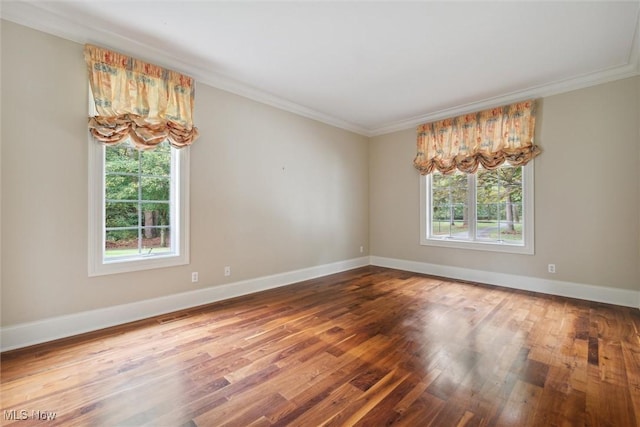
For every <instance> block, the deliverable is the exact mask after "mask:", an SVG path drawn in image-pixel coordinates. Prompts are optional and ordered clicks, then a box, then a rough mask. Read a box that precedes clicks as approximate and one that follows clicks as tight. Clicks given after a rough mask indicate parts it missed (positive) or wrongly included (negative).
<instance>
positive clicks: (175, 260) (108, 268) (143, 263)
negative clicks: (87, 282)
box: [89, 255, 189, 277]
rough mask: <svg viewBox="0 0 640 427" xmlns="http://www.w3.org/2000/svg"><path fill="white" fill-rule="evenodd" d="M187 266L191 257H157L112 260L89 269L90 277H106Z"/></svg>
mask: <svg viewBox="0 0 640 427" xmlns="http://www.w3.org/2000/svg"><path fill="white" fill-rule="evenodd" d="M186 264H189V257H188V256H185V255H156V256H154V257H144V258H137V259H119V260H110V261H104V262H99V263H96V264H94V265H91V266H90V268H89V276H90V277H93V276H105V275H108V274H118V273H129V272H133V271H143V270H153V269H156V268H166V267H176V266H179V265H186Z"/></svg>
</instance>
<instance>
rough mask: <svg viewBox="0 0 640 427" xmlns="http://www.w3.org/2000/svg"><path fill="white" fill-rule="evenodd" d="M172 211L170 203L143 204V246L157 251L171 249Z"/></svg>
mask: <svg viewBox="0 0 640 427" xmlns="http://www.w3.org/2000/svg"><path fill="white" fill-rule="evenodd" d="M170 213H171V211H170V209H169V204H168V203H143V204H142V227H143V229H142V246H143V247H144V248H147V249H149V248H154V250H153V253H157V252H158V251H157V250H156V249H159V248H164V249H166V250H169V249H168V248H170V247H171V244H170V240H169V226H170V224H171V222H170V220H171V217H170Z"/></svg>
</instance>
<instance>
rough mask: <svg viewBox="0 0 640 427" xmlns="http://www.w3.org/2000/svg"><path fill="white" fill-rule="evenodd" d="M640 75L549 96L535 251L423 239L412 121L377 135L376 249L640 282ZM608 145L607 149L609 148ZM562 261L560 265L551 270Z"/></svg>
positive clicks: (424, 258) (538, 163) (608, 281)
mask: <svg viewBox="0 0 640 427" xmlns="http://www.w3.org/2000/svg"><path fill="white" fill-rule="evenodd" d="M639 86H640V77H636V78H631V79H626V80H620V81H616V82H613V83H608V84H602V85H598V86H594V87H590V88H586V89H582V90H577V91H573V92H569V93H564V94H561V95H556V96H550V97H547V98H544V99H543V100H542V103H541V106H542V108H541V111H540V112H539V114H538V121H537V130H536V141H537V142H538V144H539V145H540V146H541V147H542V149H543V153H542V155H541V156H540V157H538V158H537V159H536V160H535V255H514V254H498V253H490V252H480V251H470V250H456V249H448V248H439V247H426V246H421V245H420V244H419V210H420V209H419V196H418V194H419V193H418V191H419V175H418V173H417V172H416V171H415V170H414V169H413V167H412V160H413V157H414V156H415V131H414V130H413V129H410V130H406V131H401V132H396V133H392V134H389V135H384V136H379V137H375V138H372V139H371V142H370V152H369V155H370V164H369V174H370V183H369V189H370V201H369V203H370V231H369V236H370V240H371V248H370V252H371V254H372V255H377V256H381V257H389V258H397V259H403V260H411V261H420V262H425V263H432V264H439V265H447V266H454V267H465V268H471V269H477V270H484V271H491V272H499V273H509V274H516V275H522V276H532V277H540V278H549V279H555V280H561V281H569V282H575V283H579V284H591V285H597V286H606V287H613V288H623V289H640V267H639V265H640V241H639V239H638V236H639V235H640V195H639V191H638V183H639V182H640V172H639V171H640V142H639V141H640V138H639V134H638V129H639V124H640V121H639V115H640V107H639V101H638V100H639V96H638V94H639V89H640V88H639ZM605 150H606V152H605ZM549 263H554V264H556V268H557V274H554V275H551V274H549V273H547V264H549Z"/></svg>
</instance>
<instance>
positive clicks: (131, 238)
mask: <svg viewBox="0 0 640 427" xmlns="http://www.w3.org/2000/svg"><path fill="white" fill-rule="evenodd" d="M137 254H138V230H137V229H136V230H112V231H107V232H106V236H105V247H104V256H105V258H113V257H121V256H131V255H137Z"/></svg>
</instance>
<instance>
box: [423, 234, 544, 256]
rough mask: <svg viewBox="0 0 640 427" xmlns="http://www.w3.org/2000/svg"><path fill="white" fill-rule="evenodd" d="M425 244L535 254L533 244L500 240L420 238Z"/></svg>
mask: <svg viewBox="0 0 640 427" xmlns="http://www.w3.org/2000/svg"><path fill="white" fill-rule="evenodd" d="M420 244H421V245H423V246H438V247H443V248H452V249H471V250H476V251H488V252H503V253H512V254H523V255H533V254H534V253H535V252H534V248H533V245H512V244H509V243H499V242H482V241H474V242H471V241H463V240H454V239H429V238H423V239H421V240H420Z"/></svg>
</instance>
